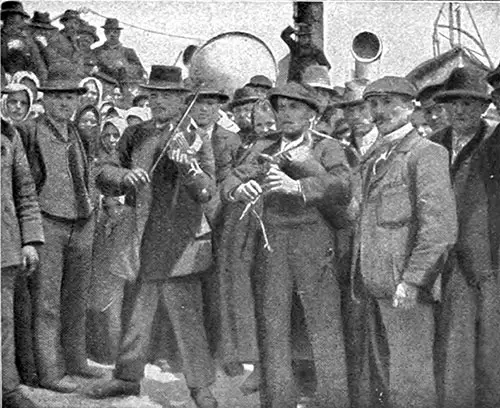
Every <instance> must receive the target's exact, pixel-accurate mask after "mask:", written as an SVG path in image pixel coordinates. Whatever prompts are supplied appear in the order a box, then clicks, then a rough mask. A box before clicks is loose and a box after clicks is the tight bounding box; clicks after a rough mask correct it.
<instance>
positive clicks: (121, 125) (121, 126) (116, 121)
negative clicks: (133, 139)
mask: <svg viewBox="0 0 500 408" xmlns="http://www.w3.org/2000/svg"><path fill="white" fill-rule="evenodd" d="M108 124H111V125H113V126H114V127H115V128H116V129H117V130H118V133H119V135H120V138H121V137H122V135H123V132H124V131H125V129H126V128H127V127H128V124H127V121H126V120H125V119H124V118H110V119H106V120H104V122H103V123H102V126H101V133H100V137H99V155H101V153H103V154H111V153H112V151H113V149H112V148H111V147H110V146H109V145H107V144H106V143H104V141H103V139H102V136H103V134H104V128H105V127H106V125H108Z"/></svg>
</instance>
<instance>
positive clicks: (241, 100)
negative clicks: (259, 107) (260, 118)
mask: <svg viewBox="0 0 500 408" xmlns="http://www.w3.org/2000/svg"><path fill="white" fill-rule="evenodd" d="M258 100H259V97H258V96H256V95H255V94H254V93H253V92H252V90H251V89H248V88H246V87H243V88H238V89H237V90H236V91H234V95H233V100H232V101H231V102H230V103H229V109H233V108H235V107H237V106H241V105H246V104H247V103H254V102H257V101H258Z"/></svg>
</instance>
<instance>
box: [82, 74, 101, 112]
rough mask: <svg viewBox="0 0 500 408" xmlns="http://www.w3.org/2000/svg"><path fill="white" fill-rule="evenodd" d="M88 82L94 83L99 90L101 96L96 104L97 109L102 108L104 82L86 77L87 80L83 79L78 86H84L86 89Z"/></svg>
mask: <svg viewBox="0 0 500 408" xmlns="http://www.w3.org/2000/svg"><path fill="white" fill-rule="evenodd" d="M87 82H93V83H94V84H95V86H96V88H97V92H98V93H99V96H98V98H97V103H96V106H97V107H100V106H101V102H102V96H103V95H102V93H103V87H102V82H101V81H99V80H98V79H97V78H94V77H86V78H83V79H82V80H81V81H80V83H79V84H78V86H83V87H84V88H86V86H85V84H86V83H87Z"/></svg>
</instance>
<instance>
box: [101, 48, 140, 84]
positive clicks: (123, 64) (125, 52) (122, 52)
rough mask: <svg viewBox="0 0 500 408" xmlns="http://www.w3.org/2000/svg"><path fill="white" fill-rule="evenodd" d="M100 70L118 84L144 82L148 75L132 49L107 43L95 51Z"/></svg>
mask: <svg viewBox="0 0 500 408" xmlns="http://www.w3.org/2000/svg"><path fill="white" fill-rule="evenodd" d="M94 53H95V57H96V60H97V66H98V67H99V70H100V71H101V72H103V73H105V74H107V75H110V76H112V77H113V78H114V79H116V80H117V81H118V82H120V83H121V82H127V81H130V80H136V81H142V80H143V79H144V76H145V75H146V71H145V70H144V68H143V66H142V64H141V61H140V60H139V57H138V56H137V54H136V53H135V51H134V50H133V49H132V48H127V47H124V46H123V45H122V44H117V45H116V46H111V45H110V44H109V43H108V42H107V41H106V42H105V43H104V44H103V45H101V46H100V47H97V48H96V49H95V50H94Z"/></svg>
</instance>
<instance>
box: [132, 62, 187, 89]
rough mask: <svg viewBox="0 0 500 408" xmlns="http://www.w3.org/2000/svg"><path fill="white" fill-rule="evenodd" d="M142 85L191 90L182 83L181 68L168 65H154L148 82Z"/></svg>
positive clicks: (149, 87) (145, 86) (155, 87)
mask: <svg viewBox="0 0 500 408" xmlns="http://www.w3.org/2000/svg"><path fill="white" fill-rule="evenodd" d="M140 86H141V87H142V88H146V89H159V90H164V91H181V92H190V90H189V89H188V88H186V87H185V86H184V85H183V83H182V70H181V68H180V67H174V66H167V65H153V66H152V67H151V74H150V75H149V81H148V83H147V84H145V85H140Z"/></svg>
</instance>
